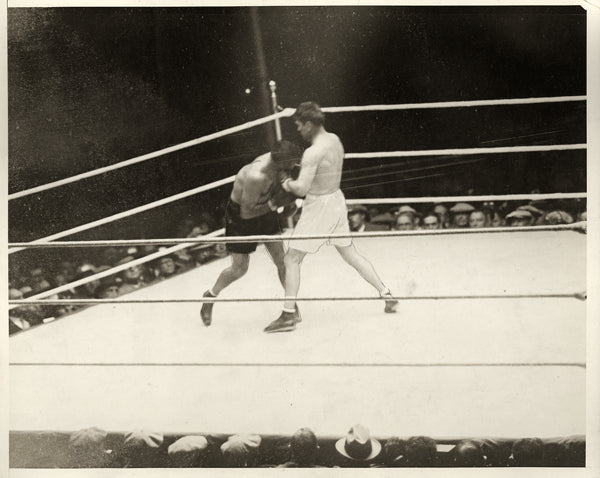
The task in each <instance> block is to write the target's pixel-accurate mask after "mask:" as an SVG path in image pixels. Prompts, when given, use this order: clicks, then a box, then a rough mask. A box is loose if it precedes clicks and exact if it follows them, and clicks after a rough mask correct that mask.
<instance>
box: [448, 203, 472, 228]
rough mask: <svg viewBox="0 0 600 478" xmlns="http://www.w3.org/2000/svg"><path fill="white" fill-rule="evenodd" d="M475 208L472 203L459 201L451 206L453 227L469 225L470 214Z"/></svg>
mask: <svg viewBox="0 0 600 478" xmlns="http://www.w3.org/2000/svg"><path fill="white" fill-rule="evenodd" d="M474 210H475V208H474V207H473V206H471V205H470V204H467V203H464V202H459V203H457V204H455V205H454V206H452V207H451V208H450V219H451V221H450V222H451V224H452V227H456V228H465V227H469V215H470V214H471V213H472V212H473V211H474Z"/></svg>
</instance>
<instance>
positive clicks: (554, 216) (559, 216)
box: [544, 210, 573, 225]
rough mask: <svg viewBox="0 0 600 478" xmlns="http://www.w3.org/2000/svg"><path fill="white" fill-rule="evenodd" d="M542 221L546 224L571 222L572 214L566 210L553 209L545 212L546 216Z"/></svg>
mask: <svg viewBox="0 0 600 478" xmlns="http://www.w3.org/2000/svg"><path fill="white" fill-rule="evenodd" d="M544 222H545V223H546V224H550V225H557V224H572V223H573V216H571V215H570V214H569V213H568V212H566V211H561V210H555V211H551V212H549V213H548V214H546V217H545V218H544Z"/></svg>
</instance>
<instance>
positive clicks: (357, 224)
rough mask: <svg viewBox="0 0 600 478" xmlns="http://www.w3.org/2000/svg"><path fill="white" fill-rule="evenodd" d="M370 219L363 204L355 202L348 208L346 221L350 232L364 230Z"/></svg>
mask: <svg viewBox="0 0 600 478" xmlns="http://www.w3.org/2000/svg"><path fill="white" fill-rule="evenodd" d="M370 219H371V217H370V216H369V211H368V210H367V208H366V207H365V206H362V205H360V204H357V205H355V206H352V207H351V208H350V209H349V210H348V223H349V224H350V231H351V232H363V231H365V230H366V228H367V223H368V221H369V220H370Z"/></svg>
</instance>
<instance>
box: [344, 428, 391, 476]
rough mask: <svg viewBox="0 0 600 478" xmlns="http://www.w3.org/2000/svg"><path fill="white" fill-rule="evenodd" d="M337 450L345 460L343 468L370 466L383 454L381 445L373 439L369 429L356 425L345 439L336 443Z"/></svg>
mask: <svg viewBox="0 0 600 478" xmlns="http://www.w3.org/2000/svg"><path fill="white" fill-rule="evenodd" d="M335 449H336V450H337V451H338V453H339V454H340V456H341V457H342V458H343V466H350V467H361V466H368V464H369V462H370V461H371V460H373V459H374V458H376V457H377V456H378V455H379V453H380V452H381V443H379V441H377V440H376V439H375V438H371V435H370V433H369V429H368V428H367V427H365V426H363V425H354V426H353V427H352V428H350V430H349V431H348V433H347V434H346V436H345V437H342V438H340V439H339V440H338V441H336V443H335Z"/></svg>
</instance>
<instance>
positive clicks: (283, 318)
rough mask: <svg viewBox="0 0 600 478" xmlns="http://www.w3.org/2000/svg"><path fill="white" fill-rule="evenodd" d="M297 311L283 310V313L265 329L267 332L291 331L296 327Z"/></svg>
mask: <svg viewBox="0 0 600 478" xmlns="http://www.w3.org/2000/svg"><path fill="white" fill-rule="evenodd" d="M296 322H297V320H296V313H295V312H283V311H282V312H281V315H280V316H279V317H278V318H277V319H276V320H274V321H273V322H271V323H270V324H269V325H267V326H266V327H265V329H264V331H265V332H266V333H267V334H272V333H274V332H291V331H292V330H295V329H296Z"/></svg>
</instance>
